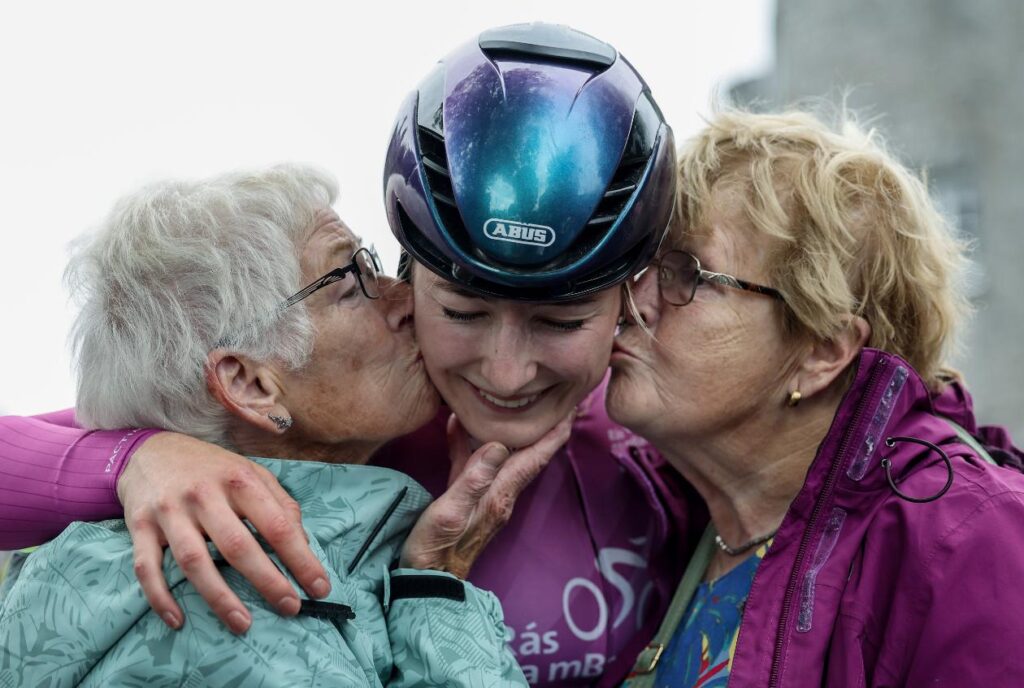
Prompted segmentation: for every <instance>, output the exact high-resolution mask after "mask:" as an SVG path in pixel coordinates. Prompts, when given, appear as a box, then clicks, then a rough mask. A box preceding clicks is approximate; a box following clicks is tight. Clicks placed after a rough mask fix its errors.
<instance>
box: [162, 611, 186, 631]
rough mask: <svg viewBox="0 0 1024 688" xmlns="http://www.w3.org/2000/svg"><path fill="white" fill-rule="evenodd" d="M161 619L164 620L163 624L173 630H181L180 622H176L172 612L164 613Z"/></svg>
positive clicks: (176, 618)
mask: <svg viewBox="0 0 1024 688" xmlns="http://www.w3.org/2000/svg"><path fill="white" fill-rule="evenodd" d="M161 618H162V619H163V620H164V623H165V624H167V625H168V626H170V627H171V628H173V629H174V630H178V629H179V628H181V621H179V620H178V617H177V615H176V614H175V613H174V612H164V614H163V616H162V617H161Z"/></svg>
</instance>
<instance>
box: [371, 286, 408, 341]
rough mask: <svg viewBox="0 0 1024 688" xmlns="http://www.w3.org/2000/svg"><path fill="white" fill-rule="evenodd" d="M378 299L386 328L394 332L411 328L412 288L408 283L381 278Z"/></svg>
mask: <svg viewBox="0 0 1024 688" xmlns="http://www.w3.org/2000/svg"><path fill="white" fill-rule="evenodd" d="M379 280H380V298H379V299H377V304H378V305H379V307H380V308H381V309H383V312H384V319H385V320H386V321H387V324H388V328H390V329H391V330H392V331H394V332H398V331H400V330H403V329H409V328H411V326H412V317H413V300H412V287H411V286H410V285H409V283H408V282H404V281H402V280H397V279H395V278H393V277H385V276H383V275H382V276H381V277H380V278H379Z"/></svg>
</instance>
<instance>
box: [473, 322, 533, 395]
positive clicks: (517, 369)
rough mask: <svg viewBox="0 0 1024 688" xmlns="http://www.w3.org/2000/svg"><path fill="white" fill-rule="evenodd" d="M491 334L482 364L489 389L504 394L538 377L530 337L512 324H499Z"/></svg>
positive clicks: (516, 391)
mask: <svg viewBox="0 0 1024 688" xmlns="http://www.w3.org/2000/svg"><path fill="white" fill-rule="evenodd" d="M495 329H496V331H495V332H493V333H492V334H491V337H490V342H488V344H489V346H488V350H487V352H486V355H485V356H484V359H483V363H482V365H481V373H482V374H483V376H484V381H485V384H487V385H488V386H489V387H490V389H489V390H488V391H490V392H493V393H495V394H500V395H503V396H513V395H515V394H516V393H518V392H521V391H522V390H523V389H524V388H526V386H527V385H529V384H530V382H531V381H533V380H534V379H535V378H536V377H537V360H536V357H535V356H534V355H533V354H532V347H531V345H530V341H529V337H528V336H526V335H525V333H524V332H523V327H522V326H520V325H517V324H515V323H500V324H498V326H497V327H496V328H495Z"/></svg>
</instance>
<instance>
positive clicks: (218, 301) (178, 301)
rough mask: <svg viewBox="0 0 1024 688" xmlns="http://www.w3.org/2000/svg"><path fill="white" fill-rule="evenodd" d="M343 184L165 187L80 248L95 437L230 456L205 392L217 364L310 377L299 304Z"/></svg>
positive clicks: (296, 175)
mask: <svg viewBox="0 0 1024 688" xmlns="http://www.w3.org/2000/svg"><path fill="white" fill-rule="evenodd" d="M337 193H338V189H337V183H336V182H335V180H334V178H333V177H331V176H330V175H329V174H327V173H325V172H322V171H320V170H318V169H316V168H311V167H307V166H299V165H280V166H277V167H272V168H269V169H267V170H262V171H256V172H247V173H233V174H226V175H223V176H218V177H213V178H210V179H204V180H200V181H165V182H160V183H157V184H153V185H150V186H147V187H144V188H142V189H140V190H139V191H136V192H135V193H132V194H130V195H129V196H127V197H125V198H123V199H121V200H120V201H119V202H118V203H117V204H116V205H115V206H114V209H113V211H112V212H111V213H110V215H109V216H108V217H107V218H106V220H105V221H104V222H103V224H102V225H101V226H100V227H99V228H98V229H97V230H96V231H95V232H92V233H90V234H88V235H86V236H84V237H82V238H80V239H79V240H77V241H76V242H75V243H74V244H73V246H72V257H71V260H70V263H69V264H68V268H67V270H66V272H65V280H66V282H67V284H68V287H69V289H70V290H71V293H72V295H73V296H74V297H75V298H76V300H79V301H81V305H82V308H81V311H80V312H79V314H78V317H77V318H76V320H75V323H74V328H73V330H72V335H71V338H72V347H73V353H74V358H75V367H76V371H77V376H78V395H77V417H78V420H79V422H80V423H82V424H83V425H84V426H85V427H90V428H123V427H160V428H165V429H167V430H175V431H178V432H183V433H188V434H190V435H193V436H195V437H199V438H201V439H205V440H208V441H212V442H217V443H219V444H223V445H228V444H229V441H228V437H227V421H228V415H227V412H226V411H225V409H224V408H223V407H222V406H221V404H220V403H218V402H217V401H216V400H215V399H214V398H213V397H212V396H211V395H210V394H209V392H208V391H207V388H206V381H205V376H204V365H205V362H206V358H207V354H208V353H209V352H210V351H211V350H213V349H215V348H219V347H225V348H228V349H230V350H232V351H234V352H237V353H240V354H244V355H246V356H248V357H250V358H252V359H254V360H257V361H274V362H277V363H278V364H281V365H283V366H285V367H286V368H287V369H297V368H301V367H302V366H304V365H305V364H306V362H307V361H308V359H309V356H310V354H311V352H312V346H313V333H314V329H313V325H312V323H311V321H310V319H309V316H308V314H307V311H306V309H305V307H304V306H303V305H302V304H301V303H299V304H296V305H295V306H292V307H291V308H287V309H282V308H281V304H282V303H283V302H284V301H285V299H287V298H288V296H289V295H291V294H292V293H294V292H296V291H298V290H299V289H300V288H302V286H303V285H302V284H301V283H300V282H301V280H302V271H301V268H300V264H299V256H300V251H301V248H302V246H303V245H304V243H305V240H306V237H307V236H308V232H309V229H310V227H311V226H312V222H313V219H314V216H315V214H316V213H317V211H320V210H323V209H325V208H328V207H329V206H330V205H331V204H332V203H333V202H334V200H335V198H336V197H337Z"/></svg>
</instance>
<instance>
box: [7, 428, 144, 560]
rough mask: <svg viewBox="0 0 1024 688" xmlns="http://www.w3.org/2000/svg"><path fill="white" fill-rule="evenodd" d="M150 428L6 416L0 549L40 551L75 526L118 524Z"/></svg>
mask: <svg viewBox="0 0 1024 688" xmlns="http://www.w3.org/2000/svg"><path fill="white" fill-rule="evenodd" d="M157 432H160V431H159V430H154V429H145V430H83V429H82V428H80V427H78V426H77V424H76V423H75V416H74V411H73V409H68V410H66V411H58V412H56V413H48V414H45V415H42V416H35V417H31V418H22V417H19V416H4V417H0V549H18V548H20V547H28V546H31V545H38V544H41V543H43V542H46V541H47V540H49V539H52V538H53V537H55V536H56V535H57V534H58V533H60V531H62V530H63V529H64V528H65V527H66V526H67V525H68V524H69V523H71V522H72V521H99V520H103V519H106V518H119V517H121V516H122V514H123V512H122V509H121V502H120V501H119V500H118V498H117V492H116V490H115V488H116V486H117V479H118V477H119V476H120V475H121V471H122V470H123V468H124V465H125V463H126V461H127V459H128V457H129V456H131V454H132V453H133V452H134V451H135V449H136V448H137V447H138V446H139V445H140V444H141V443H142V442H143V441H144V440H145V439H147V438H148V437H150V436H151V435H153V434H154V433H157Z"/></svg>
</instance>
